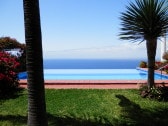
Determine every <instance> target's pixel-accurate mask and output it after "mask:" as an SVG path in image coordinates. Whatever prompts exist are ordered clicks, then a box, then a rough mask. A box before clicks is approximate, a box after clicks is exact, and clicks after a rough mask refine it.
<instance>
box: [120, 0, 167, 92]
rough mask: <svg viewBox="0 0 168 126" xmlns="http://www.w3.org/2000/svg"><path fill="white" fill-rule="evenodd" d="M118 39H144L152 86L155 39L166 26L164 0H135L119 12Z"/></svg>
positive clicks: (149, 80) (162, 33) (149, 84)
mask: <svg viewBox="0 0 168 126" xmlns="http://www.w3.org/2000/svg"><path fill="white" fill-rule="evenodd" d="M120 19H121V21H122V23H121V25H122V28H121V33H120V34H119V35H120V39H123V40H133V41H134V42H135V41H136V42H137V41H140V42H143V41H144V40H145V41H146V48H147V57H148V81H147V84H148V88H149V89H151V88H152V87H153V86H154V69H155V56H156V48H157V39H158V38H159V37H161V36H163V35H164V34H165V32H166V29H167V28H168V6H167V2H166V1H165V0H135V2H130V4H129V6H126V11H125V12H123V13H121V17H120Z"/></svg>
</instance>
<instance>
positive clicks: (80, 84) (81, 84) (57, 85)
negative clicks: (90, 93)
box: [20, 80, 168, 89]
mask: <svg viewBox="0 0 168 126" xmlns="http://www.w3.org/2000/svg"><path fill="white" fill-rule="evenodd" d="M145 83H146V81H144V80H47V81H45V88H49V89H138V88H139V87H140V86H141V85H142V84H145ZM156 83H157V84H162V83H165V84H166V86H168V80H166V81H165V80H164V81H163V80H157V81H156ZM20 86H21V87H25V88H27V81H26V80H21V81H20Z"/></svg>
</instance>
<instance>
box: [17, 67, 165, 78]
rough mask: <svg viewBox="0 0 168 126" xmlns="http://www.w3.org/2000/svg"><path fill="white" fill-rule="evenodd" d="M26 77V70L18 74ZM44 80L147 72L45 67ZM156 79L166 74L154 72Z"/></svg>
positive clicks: (134, 75) (137, 75)
mask: <svg viewBox="0 0 168 126" xmlns="http://www.w3.org/2000/svg"><path fill="white" fill-rule="evenodd" d="M19 78H20V79H26V78H27V74H26V72H23V73H20V74H19ZM44 79H45V80H139V79H140V80H146V79H147V72H146V71H143V70H139V69H45V70H44ZM155 79H156V80H161V79H168V76H166V75H161V74H155Z"/></svg>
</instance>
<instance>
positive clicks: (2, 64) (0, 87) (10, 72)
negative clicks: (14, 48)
mask: <svg viewBox="0 0 168 126" xmlns="http://www.w3.org/2000/svg"><path fill="white" fill-rule="evenodd" d="M18 67H19V63H18V62H17V57H15V56H11V55H10V54H8V53H6V52H0V94H4V93H9V92H10V91H11V90H13V89H16V88H17V87H18V84H19V82H18V81H19V80H18V69H17V68H18Z"/></svg>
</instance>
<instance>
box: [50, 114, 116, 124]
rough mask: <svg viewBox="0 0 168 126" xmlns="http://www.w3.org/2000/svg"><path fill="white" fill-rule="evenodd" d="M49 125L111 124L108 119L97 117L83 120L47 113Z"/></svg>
mask: <svg viewBox="0 0 168 126" xmlns="http://www.w3.org/2000/svg"><path fill="white" fill-rule="evenodd" d="M48 121H49V126H113V125H112V124H111V123H110V122H109V121H108V119H106V118H103V117H99V118H96V119H94V121H93V120H89V119H88V120H84V119H81V118H73V117H68V116H64V117H59V116H56V115H51V114H48Z"/></svg>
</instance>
